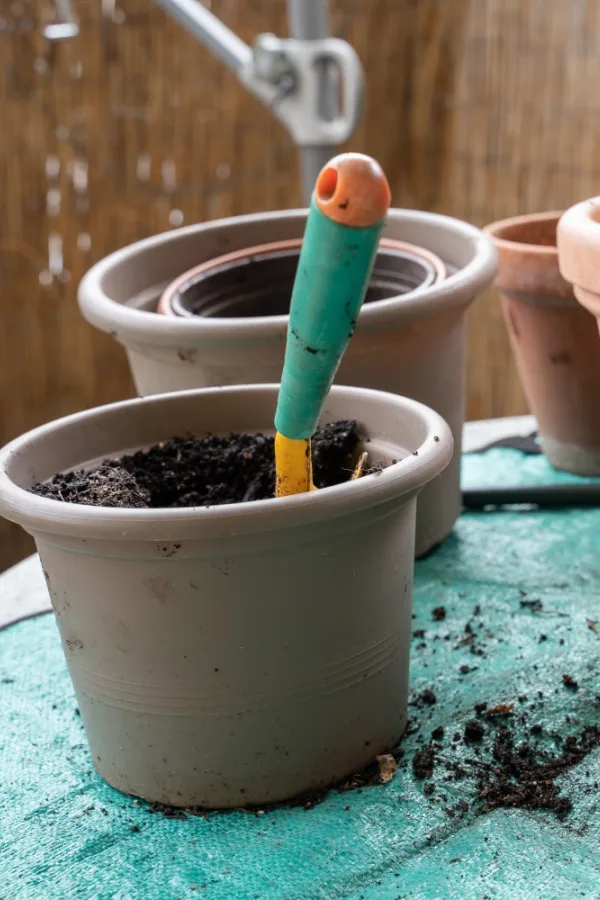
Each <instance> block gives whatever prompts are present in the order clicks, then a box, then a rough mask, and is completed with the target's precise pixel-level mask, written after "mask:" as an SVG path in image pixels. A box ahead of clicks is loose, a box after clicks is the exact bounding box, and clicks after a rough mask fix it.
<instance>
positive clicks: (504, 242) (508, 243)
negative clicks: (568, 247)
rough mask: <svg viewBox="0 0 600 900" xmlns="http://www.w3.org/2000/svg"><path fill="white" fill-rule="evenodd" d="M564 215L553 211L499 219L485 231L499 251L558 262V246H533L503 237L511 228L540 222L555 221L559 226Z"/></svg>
mask: <svg viewBox="0 0 600 900" xmlns="http://www.w3.org/2000/svg"><path fill="white" fill-rule="evenodd" d="M562 215H563V212H559V211H557V210H551V211H550V212H542V213H526V214H525V215H522V216H510V217H509V218H507V219H498V220H497V221H496V222H491V223H490V224H489V225H486V226H485V228H484V229H483V230H484V231H485V232H486V234H489V235H490V236H491V237H492V238H493V239H494V242H495V244H496V246H497V247H498V249H502V250H505V251H506V252H508V253H510V252H513V253H521V254H527V255H529V256H537V257H540V256H546V257H549V258H552V259H556V260H558V247H557V246H556V245H554V246H548V245H547V244H531V243H528V242H527V241H513V240H511V239H510V238H506V237H503V236H502V235H503V233H504V232H506V231H507V230H508V229H509V228H514V227H515V226H518V225H531V224H536V223H538V222H553V221H555V222H556V225H557V226H558V222H559V220H560V218H561V216H562Z"/></svg>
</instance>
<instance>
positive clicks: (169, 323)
mask: <svg viewBox="0 0 600 900" xmlns="http://www.w3.org/2000/svg"><path fill="white" fill-rule="evenodd" d="M305 223H306V211H303V210H292V211H287V212H275V213H261V214H256V215H250V216H241V217H239V218H232V219H223V220H221V221H216V222H209V223H206V224H202V225H194V226H191V227H189V228H182V229H180V230H177V231H172V232H168V233H167V234H161V235H158V236H157V237H153V238H149V239H147V240H144V241H140V242H139V243H137V244H132V245H131V246H129V247H126V248H125V249H124V250H120V251H118V252H117V253H113V254H112V255H111V256H108V257H107V258H106V259H104V260H102V261H101V262H99V263H98V264H97V265H96V266H94V268H92V269H91V270H90V271H89V272H88V274H87V275H86V276H85V278H84V279H83V281H82V282H81V285H80V288H79V303H80V307H81V310H82V313H83V315H84V316H85V318H86V319H87V320H88V321H89V322H91V323H92V324H93V325H95V326H96V327H97V328H100V329H102V330H103V331H106V332H109V333H110V334H112V335H113V336H114V337H115V338H116V339H117V340H118V341H119V342H120V343H121V344H123V346H124V347H125V349H126V351H127V355H128V357H129V362H130V365H131V369H132V372H133V376H134V379H135V383H136V386H137V389H138V391H139V393H140V394H142V395H148V394H155V393H159V392H163V391H176V390H186V389H189V388H193V387H204V386H211V385H226V384H247V383H257V382H274V381H279V378H280V376H281V369H282V365H283V354H284V349H285V339H286V331H287V323H288V317H287V316H286V315H275V316H257V315H253V316H248V317H245V318H230V317H228V318H218V317H213V316H211V317H204V316H190V317H177V316H162V315H157V314H156V313H154V310H155V309H156V306H157V303H158V299H159V297H160V296H161V293H162V291H163V290H164V288H165V287H166V286H167V285H168V284H169V283H170V282H172V281H173V280H174V279H175V278H177V277H178V276H180V275H181V274H182V273H183V272H186V271H187V270H189V269H191V268H193V267H194V266H196V265H198V264H199V263H202V262H204V261H206V260H209V259H213V258H214V257H217V256H221V255H223V254H225V253H230V252H232V251H235V250H240V249H242V248H246V247H251V246H255V245H259V244H266V243H270V242H272V241H284V240H289V239H292V238H300V237H302V235H303V233H304V227H305ZM384 234H385V237H387V238H392V239H394V240H400V241H408V242H409V243H411V244H414V245H417V246H419V247H424V248H426V249H428V250H430V251H431V252H433V253H434V254H436V255H437V256H438V257H440V259H441V260H442V262H444V263H445V265H446V268H447V271H448V273H449V277H448V278H446V279H445V280H442V281H439V282H437V283H435V284H433V285H431V286H429V287H426V288H423V289H420V290H417V291H414V292H412V293H411V294H410V295H409V296H399V297H391V298H390V299H387V300H379V301H376V302H372V303H368V304H365V306H364V307H363V309H362V310H361V313H360V316H359V320H358V325H357V328H356V332H355V334H354V337H353V339H352V341H351V342H350V345H349V347H348V350H347V352H346V354H345V356H344V359H343V360H342V364H341V366H340V369H339V372H338V375H337V378H336V382H337V383H338V384H350V385H358V386H365V387H371V388H376V389H378V390H384V391H392V392H394V393H397V394H400V395H404V396H407V397H411V398H413V399H415V400H419V401H420V402H421V403H425V404H427V405H428V406H430V407H432V408H433V409H435V410H436V412H438V413H439V414H440V415H441V416H443V418H444V419H445V420H446V421H447V422H448V424H449V425H450V428H451V429H452V433H453V435H454V441H455V445H456V448H457V452H456V454H455V457H454V460H453V462H452V463H451V465H450V466H449V468H448V469H447V471H446V472H445V473H444V475H443V476H442V477H441V478H439V479H437V480H436V481H435V482H434V483H433V484H432V485H430V486H429V487H428V488H426V489H425V490H424V491H423V493H422V494H421V496H420V498H419V510H418V516H417V540H416V552H417V555H418V556H421V555H422V554H424V553H426V552H427V551H428V550H430V549H431V548H432V547H434V546H435V545H436V544H438V543H440V542H441V541H442V540H443V539H444V538H445V537H446V536H447V535H448V534H449V533H450V531H451V530H452V528H453V526H454V522H455V521H456V519H457V517H458V515H459V513H460V507H461V496H460V444H461V434H462V426H463V422H464V409H465V407H464V393H465V392H464V382H465V344H466V311H467V307H468V306H469V304H470V303H471V301H472V300H473V299H474V298H475V296H476V295H477V294H478V293H479V292H480V291H482V290H483V289H484V288H485V287H487V285H489V284H490V283H491V282H492V280H493V278H494V275H495V272H496V251H495V249H494V246H493V243H492V241H491V239H490V238H489V237H488V236H487V235H484V234H483V233H482V232H481V231H480V230H479V229H477V228H474V227H473V226H471V225H468V224H466V223H465V222H461V221H458V220H457V219H452V218H449V217H447V216H440V215H435V214H433V213H425V212H414V211H408V210H399V209H394V210H391V211H390V213H389V215H388V222H387V226H386V229H385V232H384Z"/></svg>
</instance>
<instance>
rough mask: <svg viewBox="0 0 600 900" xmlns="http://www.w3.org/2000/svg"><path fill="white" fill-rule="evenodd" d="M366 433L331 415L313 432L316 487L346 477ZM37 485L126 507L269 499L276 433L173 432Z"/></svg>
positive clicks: (72, 499) (87, 501)
mask: <svg viewBox="0 0 600 900" xmlns="http://www.w3.org/2000/svg"><path fill="white" fill-rule="evenodd" d="M360 440H361V437H360V433H359V428H358V425H357V423H356V422H355V421H349V420H344V421H339V422H331V423H329V424H328V425H324V426H323V427H322V428H319V429H318V430H317V432H316V433H315V435H314V437H313V440H312V455H313V467H314V481H315V485H316V486H317V487H318V488H326V487H332V486H333V485H336V484H342V483H343V482H345V481H348V480H349V479H350V477H351V475H352V472H353V471H354V468H355V464H356V458H357V451H358V449H359V443H360ZM31 490H32V491H33V492H34V493H36V494H39V495H41V496H44V497H49V498H51V499H53V500H62V501H64V502H66V503H80V504H84V505H86V506H111V507H129V508H138V509H144V508H146V509H147V508H155V509H157V508H159V509H172V508H175V507H197V506H221V505H225V504H228V503H242V502H248V501H252V500H267V499H270V498H272V497H273V496H274V493H275V457H274V448H273V438H272V437H271V436H268V435H263V434H230V435H228V436H225V437H219V436H216V435H211V436H209V437H206V438H203V439H201V440H198V439H195V438H192V437H175V438H172V439H171V440H169V441H165V442H163V443H161V444H156V445H154V446H153V447H150V448H149V449H148V450H140V451H138V452H137V453H134V454H133V455H129V456H122V457H121V458H120V459H116V460H114V459H113V460H111V459H107V460H104V461H103V462H102V463H101V464H100V465H99V466H98V467H97V468H96V469H93V470H90V471H85V470H82V469H80V470H78V471H74V472H64V473H58V474H57V475H55V476H54V477H53V478H52V479H51V480H50V481H49V482H46V483H44V484H36V485H34V486H33V487H32V489H31Z"/></svg>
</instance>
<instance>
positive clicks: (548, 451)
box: [540, 434, 600, 476]
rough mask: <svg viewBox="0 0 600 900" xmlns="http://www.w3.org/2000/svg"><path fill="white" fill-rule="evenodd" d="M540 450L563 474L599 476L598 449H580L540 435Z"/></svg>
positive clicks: (599, 450) (599, 459)
mask: <svg viewBox="0 0 600 900" xmlns="http://www.w3.org/2000/svg"><path fill="white" fill-rule="evenodd" d="M540 443H541V445H542V450H543V451H544V455H545V456H546V458H547V459H548V461H549V462H550V463H551V464H552V466H554V468H555V469H559V470H561V471H563V472H570V473H571V474H573V475H586V476H594V475H600V448H594V447H580V446H578V445H577V444H567V443H565V442H564V441H557V440H556V439H555V438H551V437H548V436H547V435H543V434H540Z"/></svg>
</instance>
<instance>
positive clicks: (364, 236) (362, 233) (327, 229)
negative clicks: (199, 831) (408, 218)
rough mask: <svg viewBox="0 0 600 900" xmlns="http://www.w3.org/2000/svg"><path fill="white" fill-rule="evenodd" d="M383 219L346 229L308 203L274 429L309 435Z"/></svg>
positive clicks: (358, 302)
mask: <svg viewBox="0 0 600 900" xmlns="http://www.w3.org/2000/svg"><path fill="white" fill-rule="evenodd" d="M383 224H384V223H383V222H380V223H379V224H378V225H373V226H371V227H370V228H349V227H348V226H346V225H339V224H338V223H337V222H333V221H332V220H331V219H328V218H327V216H325V215H323V213H322V212H321V210H320V209H319V208H318V207H317V206H316V205H315V203H314V200H313V201H312V203H311V207H310V213H309V216H308V220H307V223H306V231H305V233H304V241H303V243H302V251H301V253H300V259H299V261H298V270H297V273H296V280H295V282H294V290H293V292H292V303H291V307H290V322H289V326H288V335H287V345H286V351H285V362H284V366H283V373H282V376H281V389H280V393H279V400H278V403H277V412H276V414H275V427H276V428H277V431H279V432H280V433H281V434H283V435H285V437H287V438H290V439H292V440H300V439H301V438H308V437H310V436H311V435H312V434H313V432H314V431H315V428H316V427H317V422H318V421H319V416H320V415H321V412H322V410H323V405H324V403H325V399H326V397H327V394H328V393H329V388H330V387H331V384H332V382H333V379H334V377H335V373H336V371H337V368H338V366H339V363H340V360H341V358H342V356H343V354H344V351H345V349H346V347H347V346H348V341H349V340H350V338H351V337H352V334H353V333H354V328H355V326H356V319H357V317H358V313H359V311H360V307H361V306H362V302H363V300H364V297H365V293H366V290H367V285H368V283H369V278H370V275H371V269H372V268H373V263H374V261H375V255H376V253H377V245H378V243H379V238H380V236H381V230H382V228H383Z"/></svg>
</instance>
